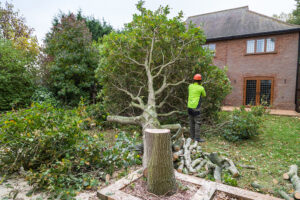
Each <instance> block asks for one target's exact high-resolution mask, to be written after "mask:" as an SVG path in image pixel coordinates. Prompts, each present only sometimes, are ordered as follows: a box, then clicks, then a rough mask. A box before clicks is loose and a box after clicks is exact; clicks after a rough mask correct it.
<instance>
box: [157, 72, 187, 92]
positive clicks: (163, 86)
mask: <svg viewBox="0 0 300 200" xmlns="http://www.w3.org/2000/svg"><path fill="white" fill-rule="evenodd" d="M166 79H167V78H166V76H164V81H163V84H162V86H161V87H160V88H159V89H158V90H157V91H156V92H155V95H159V94H160V93H162V92H163V91H164V90H165V89H166V88H167V87H169V86H177V85H180V84H182V83H184V82H185V79H183V80H181V81H179V82H177V83H166Z"/></svg>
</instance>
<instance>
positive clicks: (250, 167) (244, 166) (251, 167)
mask: <svg viewBox="0 0 300 200" xmlns="http://www.w3.org/2000/svg"><path fill="white" fill-rule="evenodd" d="M240 167H242V168H246V169H255V167H254V166H253V165H240Z"/></svg>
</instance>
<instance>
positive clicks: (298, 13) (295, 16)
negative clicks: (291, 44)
mask: <svg viewBox="0 0 300 200" xmlns="http://www.w3.org/2000/svg"><path fill="white" fill-rule="evenodd" d="M295 1H296V8H295V9H294V10H293V12H292V18H291V19H290V20H289V21H288V22H289V23H292V24H298V25H299V24H300V0H295Z"/></svg>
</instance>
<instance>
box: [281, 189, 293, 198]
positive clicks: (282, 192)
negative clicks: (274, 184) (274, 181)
mask: <svg viewBox="0 0 300 200" xmlns="http://www.w3.org/2000/svg"><path fill="white" fill-rule="evenodd" d="M278 193H279V194H280V196H281V197H282V198H284V199H285V200H294V198H293V197H291V196H289V195H288V194H287V193H285V191H282V190H279V192H278Z"/></svg>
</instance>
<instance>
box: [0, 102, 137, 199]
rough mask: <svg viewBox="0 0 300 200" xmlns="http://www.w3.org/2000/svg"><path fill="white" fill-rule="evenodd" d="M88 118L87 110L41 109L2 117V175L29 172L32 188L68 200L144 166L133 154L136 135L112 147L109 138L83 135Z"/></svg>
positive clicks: (35, 107) (46, 106)
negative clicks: (133, 167) (122, 170)
mask: <svg viewBox="0 0 300 200" xmlns="http://www.w3.org/2000/svg"><path fill="white" fill-rule="evenodd" d="M82 112H83V110H82V107H79V108H77V109H73V110H64V109H57V108H55V107H53V106H52V105H51V104H45V103H44V104H41V105H40V104H36V103H35V104H32V106H31V107H30V108H29V109H24V110H19V111H18V112H7V113H6V114H4V115H2V116H0V147H1V149H0V150H1V151H0V173H5V174H7V173H13V172H15V171H18V170H19V169H20V168H24V169H25V171H27V175H26V176H27V177H26V179H27V180H28V181H29V182H30V183H31V184H34V185H36V186H37V187H38V188H40V189H46V190H47V191H50V192H51V193H52V194H53V197H55V198H59V199H65V198H67V197H70V196H74V195H75V194H76V191H78V190H81V189H91V188H95V187H96V186H97V183H98V180H99V179H100V178H103V177H102V176H103V174H106V173H110V174H112V173H113V172H114V171H115V170H116V169H120V168H127V167H128V166H131V165H133V164H141V160H140V157H139V155H138V154H137V153H135V152H134V151H132V150H133V146H134V145H136V144H137V142H138V137H137V136H136V135H132V134H125V133H120V134H118V135H116V138H117V140H116V143H115V145H114V146H113V147H109V146H108V144H107V143H106V142H105V141H104V136H103V134H101V133H93V134H91V135H89V134H87V133H85V132H84V131H83V130H82V123H83V121H84V120H83V119H82Z"/></svg>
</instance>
